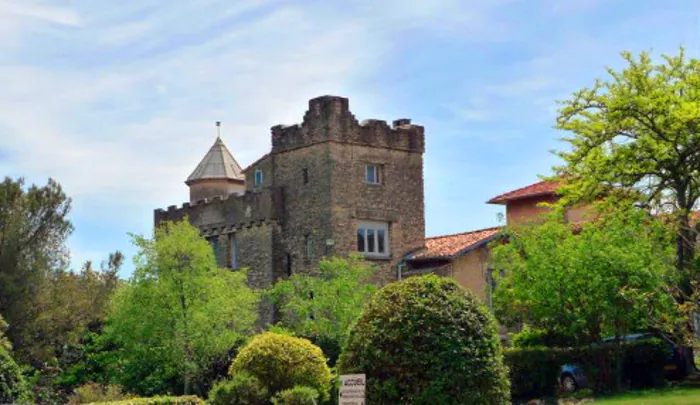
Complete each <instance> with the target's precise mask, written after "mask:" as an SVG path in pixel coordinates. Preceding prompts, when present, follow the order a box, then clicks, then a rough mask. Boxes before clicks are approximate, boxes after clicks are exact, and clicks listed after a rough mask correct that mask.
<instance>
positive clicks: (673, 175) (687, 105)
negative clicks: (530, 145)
mask: <svg viewBox="0 0 700 405" xmlns="http://www.w3.org/2000/svg"><path fill="white" fill-rule="evenodd" d="M622 56H623V58H624V59H625V60H626V61H627V64H628V66H627V67H626V68H625V69H624V70H622V71H614V70H613V69H607V72H608V74H609V76H610V77H609V78H608V80H607V81H602V80H597V81H596V82H595V84H594V85H593V87H591V88H585V89H582V90H579V91H577V92H575V93H574V94H573V97H572V98H571V99H570V100H567V101H564V102H563V103H562V104H563V106H562V108H561V109H560V111H559V117H558V119H557V127H558V128H560V129H562V130H565V131H569V132H570V133H571V135H570V136H569V137H567V138H564V141H565V142H566V143H567V144H568V147H567V148H566V150H565V151H562V152H559V153H558V155H559V156H560V157H561V158H562V159H563V160H564V162H565V165H563V166H561V167H558V168H556V169H557V171H558V174H559V175H560V176H561V177H562V178H564V179H565V180H566V184H565V186H564V187H563V189H562V191H563V193H564V199H563V200H562V203H563V204H569V203H575V202H578V201H593V200H595V199H597V198H598V197H600V196H601V195H610V194H623V195H625V196H633V198H635V199H637V200H638V201H640V202H642V203H643V204H645V205H647V206H648V207H650V208H652V209H654V210H656V211H657V212H666V213H668V212H669V210H670V211H671V212H672V214H673V215H671V218H673V219H674V220H675V221H674V222H675V225H676V230H677V238H676V246H677V250H676V254H677V256H676V259H677V261H676V266H677V268H678V269H679V270H682V276H683V277H682V279H681V282H680V287H681V289H680V292H681V293H684V294H686V295H690V294H691V292H692V291H691V290H692V287H691V281H692V280H693V279H696V280H697V276H698V273H697V269H692V268H691V267H689V266H688V265H689V263H690V262H691V261H692V259H693V255H694V250H695V243H696V239H697V229H693V228H692V227H691V223H690V222H691V221H690V220H689V216H690V214H691V212H692V210H693V209H695V208H696V207H697V205H698V203H699V202H700V131H698V127H700V60H697V59H690V60H688V59H686V57H685V52H684V50H683V49H682V48H681V50H680V53H679V54H678V55H677V56H663V58H662V59H661V60H660V63H654V62H653V61H652V58H651V56H650V55H649V54H648V53H646V52H643V53H641V54H640V55H639V57H635V56H633V55H632V54H630V53H629V52H624V53H623V54H622Z"/></svg>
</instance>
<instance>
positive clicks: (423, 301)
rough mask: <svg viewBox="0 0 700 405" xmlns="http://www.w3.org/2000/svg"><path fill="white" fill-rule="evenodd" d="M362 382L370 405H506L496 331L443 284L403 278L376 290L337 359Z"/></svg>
mask: <svg viewBox="0 0 700 405" xmlns="http://www.w3.org/2000/svg"><path fill="white" fill-rule="evenodd" d="M338 363H339V366H338V368H339V370H340V372H341V373H343V374H355V373H365V374H366V375H367V403H370V404H414V405H419V404H445V405H450V404H460V405H468V404H479V405H489V404H494V405H495V404H498V405H501V404H510V394H509V381H508V370H507V369H506V368H505V367H504V365H503V353H502V348H501V343H500V341H499V339H498V333H497V330H496V323H495V322H494V319H493V316H492V315H491V313H490V312H489V310H488V309H487V308H486V307H485V306H484V305H483V303H481V301H479V299H478V298H476V297H475V296H474V295H473V294H471V293H470V292H468V291H466V290H465V289H464V288H462V287H461V286H460V285H459V284H457V282H456V281H455V280H453V279H450V278H444V277H438V276H435V275H428V276H421V277H410V278H407V279H405V280H402V281H399V282H396V283H391V284H388V285H386V286H384V287H383V288H382V289H380V290H379V291H378V292H377V294H375V296H374V297H373V298H372V300H371V301H370V302H369V304H367V306H366V307H365V309H364V311H363V313H362V316H361V317H360V319H359V320H358V321H357V323H356V325H355V326H354V327H353V329H352V331H351V332H350V336H349V337H348V340H347V343H346V345H345V347H344V348H343V353H342V355H341V356H340V360H339V361H338Z"/></svg>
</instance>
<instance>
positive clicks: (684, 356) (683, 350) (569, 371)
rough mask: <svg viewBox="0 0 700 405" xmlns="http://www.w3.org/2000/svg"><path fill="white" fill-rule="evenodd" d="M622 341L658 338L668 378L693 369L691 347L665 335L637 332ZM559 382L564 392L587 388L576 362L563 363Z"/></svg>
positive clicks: (581, 369)
mask: <svg viewBox="0 0 700 405" xmlns="http://www.w3.org/2000/svg"><path fill="white" fill-rule="evenodd" d="M620 339H621V341H623V342H635V341H640V340H649V339H660V340H661V341H663V342H664V343H665V345H666V347H667V350H668V351H667V353H668V357H667V358H666V363H665V364H664V374H665V377H666V378H668V379H679V380H682V379H684V378H685V377H687V376H688V374H690V373H691V372H693V371H694V370H695V359H694V357H693V349H692V348H691V347H685V346H678V345H677V344H676V343H675V342H673V341H672V340H671V339H669V338H668V337H667V336H665V335H663V334H659V333H637V334H632V335H626V336H623V337H621V338H620ZM614 341H615V338H614V337H608V338H604V339H603V344H606V343H613V342H614ZM559 383H560V384H561V387H562V389H564V391H566V392H574V391H576V390H578V389H581V388H588V387H589V381H588V377H587V376H586V374H585V373H584V371H583V367H581V366H580V365H577V364H565V365H563V366H562V367H561V371H560V373H559Z"/></svg>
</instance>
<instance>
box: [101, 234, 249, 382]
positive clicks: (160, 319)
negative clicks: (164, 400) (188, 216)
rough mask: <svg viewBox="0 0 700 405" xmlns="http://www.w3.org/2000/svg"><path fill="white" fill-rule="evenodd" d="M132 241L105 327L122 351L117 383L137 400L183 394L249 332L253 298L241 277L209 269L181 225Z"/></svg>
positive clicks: (203, 252) (204, 252) (204, 246)
mask: <svg viewBox="0 0 700 405" xmlns="http://www.w3.org/2000/svg"><path fill="white" fill-rule="evenodd" d="M134 242H135V244H136V246H138V248H139V249H140V250H139V253H138V254H137V256H136V258H135V259H134V262H135V264H136V270H135V272H134V275H133V276H132V278H131V279H130V280H129V281H128V282H127V283H126V284H125V285H124V286H123V287H122V288H121V289H120V290H119V291H118V292H117V294H116V296H115V299H114V302H113V307H112V310H111V311H110V314H109V316H108V320H107V323H106V326H105V333H106V334H107V335H108V336H111V337H112V338H113V339H114V341H116V342H117V344H119V345H120V346H121V347H122V349H123V350H122V351H121V356H120V357H121V362H122V371H121V372H120V374H121V377H122V381H121V382H122V385H124V386H125V387H127V388H129V389H131V390H133V391H135V392H137V393H139V394H158V393H164V392H167V391H169V390H175V391H180V392H184V393H189V392H191V389H192V385H193V383H194V382H196V380H197V378H198V377H199V376H201V375H202V373H204V372H205V371H206V370H207V368H208V367H209V366H210V365H211V364H212V362H213V361H215V360H216V359H217V358H220V357H221V356H222V355H224V354H226V353H227V352H228V351H229V350H230V349H231V348H232V347H234V346H235V345H236V344H237V342H238V341H239V339H241V337H243V336H246V335H248V334H250V333H252V331H253V328H254V325H255V322H256V319H257V306H258V302H259V299H258V298H259V297H258V294H257V293H256V292H254V291H253V290H251V289H250V288H249V287H248V286H247V284H246V282H247V276H246V272H245V271H237V272H233V271H230V270H226V269H219V268H217V265H216V260H215V258H214V254H213V252H212V249H211V247H210V245H209V244H208V243H207V242H206V241H205V240H204V239H203V238H202V237H201V236H200V234H199V231H198V230H197V229H196V228H194V227H193V226H192V225H190V224H189V223H188V222H187V221H181V222H178V223H165V224H164V225H163V226H161V227H160V228H158V229H156V230H155V236H154V238H153V239H147V238H144V237H141V236H135V237H134ZM173 381H177V382H179V383H180V384H181V385H179V386H178V387H173V386H172V383H173Z"/></svg>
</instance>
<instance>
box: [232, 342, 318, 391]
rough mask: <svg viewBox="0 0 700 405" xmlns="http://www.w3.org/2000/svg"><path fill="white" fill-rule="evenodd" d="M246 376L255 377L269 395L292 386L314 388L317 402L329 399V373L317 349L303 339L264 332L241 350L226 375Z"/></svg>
mask: <svg viewBox="0 0 700 405" xmlns="http://www.w3.org/2000/svg"><path fill="white" fill-rule="evenodd" d="M240 372H247V373H250V374H251V375H253V376H255V377H257V378H258V379H259V380H260V381H261V382H262V383H263V384H265V385H266V386H267V388H268V391H269V393H270V394H271V395H274V394H276V393H278V392H280V391H282V390H286V389H290V388H294V386H297V385H299V386H306V387H311V388H314V389H315V390H316V391H318V393H319V394H320V397H321V400H322V401H326V400H328V398H329V390H330V387H331V380H332V376H331V371H330V369H329V368H328V366H327V365H326V358H325V357H324V355H323V352H322V351H321V349H320V348H319V347H318V346H315V345H314V344H312V343H311V342H310V341H308V340H307V339H301V338H297V337H293V336H287V335H280V334H276V333H271V332H266V333H263V334H261V335H257V336H255V337H253V339H251V341H250V342H249V343H248V344H247V345H245V346H244V347H243V349H241V351H240V353H238V356H236V359H235V360H234V361H233V364H232V365H231V370H230V374H231V375H233V376H235V375H236V374H237V373H240Z"/></svg>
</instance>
